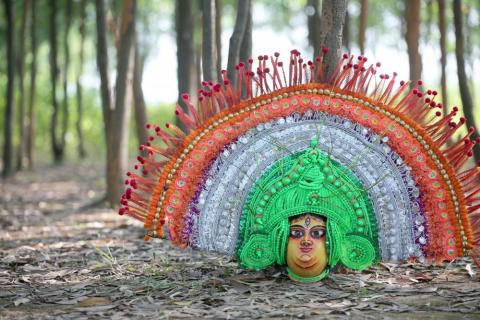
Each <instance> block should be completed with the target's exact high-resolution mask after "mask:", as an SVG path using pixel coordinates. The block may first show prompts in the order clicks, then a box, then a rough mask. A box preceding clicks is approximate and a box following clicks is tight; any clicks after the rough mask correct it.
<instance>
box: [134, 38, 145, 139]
mask: <svg viewBox="0 0 480 320" xmlns="http://www.w3.org/2000/svg"><path fill="white" fill-rule="evenodd" d="M134 54H135V56H134V66H133V81H132V86H133V88H132V89H133V106H134V108H135V129H136V131H137V138H138V143H139V144H144V143H146V142H147V139H148V133H147V129H146V128H145V124H146V123H147V108H146V106H145V99H144V96H143V90H142V77H143V66H144V60H145V59H144V58H143V57H142V56H141V55H140V52H139V49H138V42H137V41H136V42H135V53H134Z"/></svg>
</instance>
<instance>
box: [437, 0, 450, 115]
mask: <svg viewBox="0 0 480 320" xmlns="http://www.w3.org/2000/svg"><path fill="white" fill-rule="evenodd" d="M438 29H439V32H440V54H441V56H440V66H441V72H442V75H441V86H442V103H443V112H444V114H447V113H448V95H447V73H446V68H447V26H446V15H445V0H438Z"/></svg>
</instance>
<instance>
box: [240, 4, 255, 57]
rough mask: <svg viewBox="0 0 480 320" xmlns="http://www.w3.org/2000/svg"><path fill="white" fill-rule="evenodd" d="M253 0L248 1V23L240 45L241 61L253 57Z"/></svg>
mask: <svg viewBox="0 0 480 320" xmlns="http://www.w3.org/2000/svg"><path fill="white" fill-rule="evenodd" d="M252 46H253V45H252V1H249V2H248V14H247V25H246V26H245V32H244V33H243V39H242V44H241V46H240V61H243V62H245V63H247V61H248V59H249V58H251V57H252Z"/></svg>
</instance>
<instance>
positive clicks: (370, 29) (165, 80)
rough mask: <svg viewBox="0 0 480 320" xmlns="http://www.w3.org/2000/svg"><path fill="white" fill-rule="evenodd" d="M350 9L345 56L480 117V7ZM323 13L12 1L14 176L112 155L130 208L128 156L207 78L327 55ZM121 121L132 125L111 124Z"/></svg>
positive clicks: (8, 24) (110, 195)
mask: <svg viewBox="0 0 480 320" xmlns="http://www.w3.org/2000/svg"><path fill="white" fill-rule="evenodd" d="M330 2H331V3H335V2H332V1H330ZM330 2H329V1H325V6H329V5H330V4H329V3H330ZM340 3H344V4H345V10H344V11H345V12H344V17H345V18H344V23H342V22H343V21H340V20H339V19H337V20H338V21H334V22H333V23H334V24H336V25H337V28H342V29H343V30H342V33H343V37H342V42H343V43H342V45H341V47H340V48H338V50H342V51H345V52H348V51H350V52H352V53H358V54H365V55H366V56H368V57H370V58H371V59H376V61H379V62H381V63H382V64H383V67H382V68H383V71H384V72H389V73H390V72H394V71H395V72H397V73H399V77H400V78H402V79H413V80H417V79H422V80H423V81H424V82H425V83H426V84H427V85H428V86H429V87H437V88H438V89H439V92H440V93H441V97H442V99H441V100H442V101H443V104H444V106H445V111H447V110H449V109H450V108H451V107H453V106H460V109H461V110H462V111H464V113H465V114H466V116H467V119H468V120H469V122H468V125H469V126H474V121H477V123H478V122H479V121H480V119H479V117H480V110H479V107H478V105H479V103H478V102H479V101H480V95H479V94H478V92H480V90H479V89H480V88H479V86H480V79H479V77H478V70H479V64H480V58H479V57H480V46H478V43H480V28H479V20H480V3H479V2H478V1H476V0H455V1H445V0H438V1H434V0H428V1H420V0H415V1H413V0H409V1H373V0H358V1H353V0H350V1H340ZM238 8H240V9H238ZM321 15H322V9H321V1H320V0H308V1H306V0H303V1H299V0H297V1H284V0H261V1H252V2H251V3H250V1H247V0H240V1H238V3H237V1H227V0H224V1H220V0H211V1H200V0H198V1H191V0H182V1H167V0H159V1H144V0H138V1H134V0H131V1H88V0H48V1H47V0H35V1H33V0H24V1H9V0H3V6H2V8H1V10H0V16H2V17H3V18H2V19H1V20H0V39H2V44H3V45H2V47H1V54H2V55H3V56H4V57H5V58H4V59H2V61H3V63H0V92H5V93H6V94H2V95H0V114H1V115H2V116H1V117H0V128H2V130H1V131H2V135H0V145H2V146H3V157H2V162H1V164H0V167H2V172H3V177H9V176H12V175H14V174H15V172H18V171H22V170H25V169H31V170H32V169H34V168H35V167H37V168H41V167H42V166H45V165H48V164H50V163H53V164H61V163H65V162H75V161H78V160H80V159H83V158H90V159H93V160H95V161H99V162H102V161H103V162H104V161H105V160H104V159H106V160H107V164H110V165H107V170H106V177H107V181H108V182H107V189H108V190H107V195H106V199H107V200H108V201H109V202H110V203H111V204H112V205H113V204H116V203H117V202H116V199H118V196H119V194H120V189H121V186H120V183H121V177H119V176H118V174H116V173H115V172H125V169H126V168H127V167H128V165H127V164H126V162H125V161H123V162H122V161H115V160H114V159H115V158H122V157H123V156H121V155H126V154H127V153H128V154H129V155H130V159H133V157H134V156H135V154H136V153H137V151H136V150H137V147H138V145H140V144H142V143H145V141H146V139H147V138H148V134H147V132H146V130H145V128H144V125H145V123H146V122H147V119H148V121H150V122H153V123H158V124H159V125H163V123H165V122H169V121H170V122H171V121H175V120H176V119H175V115H174V107H175V103H176V100H177V99H178V97H179V93H184V92H189V93H191V94H193V96H195V93H196V92H197V91H198V89H199V85H200V83H201V80H202V79H207V80H213V81H214V82H216V81H218V80H219V77H220V70H222V69H227V68H228V71H229V74H231V73H232V70H233V69H234V67H235V64H236V63H237V62H238V60H239V59H243V60H246V59H248V58H249V57H251V56H253V57H256V56H258V55H260V54H262V55H263V54H272V53H273V52H275V51H276V52H280V53H282V54H283V57H286V56H287V55H288V53H289V51H290V50H291V49H299V50H300V51H301V52H303V53H304V56H305V57H309V58H311V59H313V57H314V54H313V53H314V52H316V53H317V54H318V53H319V52H320V49H321V47H322V46H323V45H324V44H321V43H320V41H321V40H320V33H321ZM231 39H234V40H235V41H234V42H231ZM242 39H243V40H242ZM476 70H477V71H476ZM102 97H103V98H102ZM180 103H181V102H180ZM107 109H111V110H114V111H112V112H107V113H105V110H107ZM115 110H116V111H115ZM110 113H111V114H110ZM115 114H117V115H118V114H119V115H120V116H118V117H116V116H114V115H115ZM111 117H113V118H118V119H120V120H118V119H117V120H118V121H120V122H121V123H117V122H118V121H117V120H112V121H110V122H112V125H111V126H109V125H108V124H109V118H111ZM476 127H477V128H478V127H479V126H478V125H477V126H476ZM109 132H111V134H112V135H113V136H115V139H111V140H108V139H109V138H108V135H109ZM129 132H131V134H129ZM108 141H110V142H108ZM123 149H126V150H123ZM479 149H480V148H476V153H475V158H476V160H477V161H480V151H479ZM109 150H110V151H109ZM117 162H119V163H117ZM112 163H113V164H112ZM114 181H115V182H114Z"/></svg>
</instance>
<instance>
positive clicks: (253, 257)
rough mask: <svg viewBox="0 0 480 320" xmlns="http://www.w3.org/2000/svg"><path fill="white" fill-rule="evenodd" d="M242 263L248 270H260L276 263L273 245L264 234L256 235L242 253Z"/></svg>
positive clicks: (249, 240)
mask: <svg viewBox="0 0 480 320" xmlns="http://www.w3.org/2000/svg"><path fill="white" fill-rule="evenodd" d="M240 261H242V263H243V265H244V266H245V267H246V268H248V269H255V270H260V269H263V268H266V267H269V266H271V265H272V264H274V263H275V255H274V253H273V250H272V243H271V242H270V239H269V238H267V236H265V235H263V234H254V235H252V236H251V237H250V239H248V242H247V243H246V244H245V246H244V247H243V249H242V252H241V253H240Z"/></svg>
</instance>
